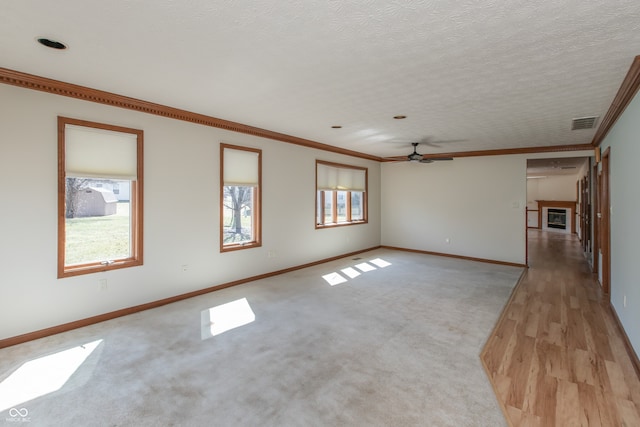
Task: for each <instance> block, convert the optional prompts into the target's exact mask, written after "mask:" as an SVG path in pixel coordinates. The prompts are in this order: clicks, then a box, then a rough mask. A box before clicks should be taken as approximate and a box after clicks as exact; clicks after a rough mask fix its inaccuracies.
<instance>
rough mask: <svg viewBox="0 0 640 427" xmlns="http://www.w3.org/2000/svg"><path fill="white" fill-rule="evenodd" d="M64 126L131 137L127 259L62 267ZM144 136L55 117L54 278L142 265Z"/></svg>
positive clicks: (87, 122) (64, 174)
mask: <svg viewBox="0 0 640 427" xmlns="http://www.w3.org/2000/svg"><path fill="white" fill-rule="evenodd" d="M67 124H70V125H76V126H83V127H90V128H96V129H103V130H109V131H115V132H122V133H130V134H135V135H136V138H137V144H136V168H137V177H136V180H135V181H131V194H130V203H131V207H130V209H131V217H130V221H131V256H130V257H128V258H123V259H118V260H113V261H112V262H110V263H109V264H103V263H102V262H91V263H85V264H77V265H73V266H65V249H66V227H65V226H66V222H65V195H66V189H65V181H66V172H65V126H66V125H67ZM143 147H144V133H143V131H142V130H139V129H132V128H127V127H122V126H114V125H109V124H104V123H97V122H90V121H87V120H77V119H72V118H69V117H62V116H58V278H59V279H60V278H64V277H71V276H78V275H81V274H90V273H96V272H101V271H109V270H117V269H120V268H127V267H134V266H137V265H142V264H143V241H144V240H143V218H144V215H143V212H144V203H143V200H144V198H143V189H144V185H143V182H144V174H143V170H144V159H143V154H144V149H143Z"/></svg>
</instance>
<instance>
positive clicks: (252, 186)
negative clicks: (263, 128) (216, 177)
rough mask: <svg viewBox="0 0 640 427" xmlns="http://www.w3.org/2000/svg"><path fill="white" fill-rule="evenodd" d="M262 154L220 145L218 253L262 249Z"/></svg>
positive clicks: (251, 149) (258, 151) (256, 150)
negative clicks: (258, 247) (259, 247)
mask: <svg viewBox="0 0 640 427" xmlns="http://www.w3.org/2000/svg"><path fill="white" fill-rule="evenodd" d="M261 180H262V151H261V150H258V149H254V148H246V147H238V146H234V145H228V144H220V187H221V188H220V236H221V238H220V251H221V252H226V251H232V250H237V249H245V248H254V247H257V246H261V223H260V215H261V209H262V208H261V202H260V200H261V191H262V190H261Z"/></svg>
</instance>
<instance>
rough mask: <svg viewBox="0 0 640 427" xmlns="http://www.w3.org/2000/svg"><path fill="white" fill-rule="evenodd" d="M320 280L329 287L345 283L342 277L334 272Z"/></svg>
mask: <svg viewBox="0 0 640 427" xmlns="http://www.w3.org/2000/svg"><path fill="white" fill-rule="evenodd" d="M322 278H323V279H324V280H326V281H327V283H328V284H330V285H331V286H335V285H339V284H340V283H345V282H346V281H347V279H345V278H344V276H341V275H340V274H339V273H336V272H335V271H334V272H333V273H329V274H325V275H324V276H322Z"/></svg>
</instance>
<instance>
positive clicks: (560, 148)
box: [382, 144, 593, 162]
mask: <svg viewBox="0 0 640 427" xmlns="http://www.w3.org/2000/svg"><path fill="white" fill-rule="evenodd" d="M581 150H593V146H591V144H578V145H550V146H544V147H524V148H499V149H495V150H476V151H454V152H451V153H437V154H436V153H434V154H425V155H424V156H425V157H426V158H427V159H438V158H443V157H480V156H504V155H509V154H532V153H559V152H564V151H581ZM402 160H407V156H396V157H385V158H384V159H382V161H383V162H397V161H402Z"/></svg>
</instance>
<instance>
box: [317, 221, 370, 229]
mask: <svg viewBox="0 0 640 427" xmlns="http://www.w3.org/2000/svg"><path fill="white" fill-rule="evenodd" d="M367 222H368V221H351V222H339V223H336V224H316V229H321V228H335V227H346V226H349V225H361V224H367Z"/></svg>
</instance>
